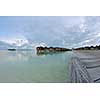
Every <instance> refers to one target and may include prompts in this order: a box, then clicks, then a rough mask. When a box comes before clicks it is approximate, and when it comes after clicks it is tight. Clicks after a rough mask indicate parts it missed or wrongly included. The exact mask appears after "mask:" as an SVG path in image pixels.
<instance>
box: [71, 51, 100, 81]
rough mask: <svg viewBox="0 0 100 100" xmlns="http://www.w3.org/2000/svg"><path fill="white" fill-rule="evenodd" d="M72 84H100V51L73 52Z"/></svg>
mask: <svg viewBox="0 0 100 100" xmlns="http://www.w3.org/2000/svg"><path fill="white" fill-rule="evenodd" d="M70 82H71V83H100V50H83V51H73V57H72V60H71V66H70Z"/></svg>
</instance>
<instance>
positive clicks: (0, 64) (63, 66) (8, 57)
mask: <svg viewBox="0 0 100 100" xmlns="http://www.w3.org/2000/svg"><path fill="white" fill-rule="evenodd" d="M70 57H71V52H65V53H58V54H47V55H40V56H38V55H36V53H35V51H0V82H10V83H12V82H18V83H20V82H21V83H22V82H32V83H34V82H36V83H44V82H46V83H57V82H60V83H63V82H68V80H69V75H68V73H69V69H68V63H69V61H70Z"/></svg>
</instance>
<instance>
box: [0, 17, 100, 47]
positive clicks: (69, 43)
mask: <svg viewBox="0 0 100 100" xmlns="http://www.w3.org/2000/svg"><path fill="white" fill-rule="evenodd" d="M15 39H24V40H27V41H28V42H29V43H45V44H46V45H48V46H61V47H68V48H72V47H80V46H87V45H89V46H90V45H99V44H100V17H97V16H94V17H91V16H90V17H89V16H88V17H86V16H77V17H74V16H55V17H50V16H45V17H43V16H38V17H36V16H34V17H28V16H27V17H10V16H9V17H0V40H1V41H4V40H5V41H11V40H15Z"/></svg>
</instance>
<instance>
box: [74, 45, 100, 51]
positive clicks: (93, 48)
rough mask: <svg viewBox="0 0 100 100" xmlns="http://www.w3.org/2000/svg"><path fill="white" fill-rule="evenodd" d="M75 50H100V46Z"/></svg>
mask: <svg viewBox="0 0 100 100" xmlns="http://www.w3.org/2000/svg"><path fill="white" fill-rule="evenodd" d="M73 50H100V45H98V46H97V45H96V46H85V47H80V48H74V49H73Z"/></svg>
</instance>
